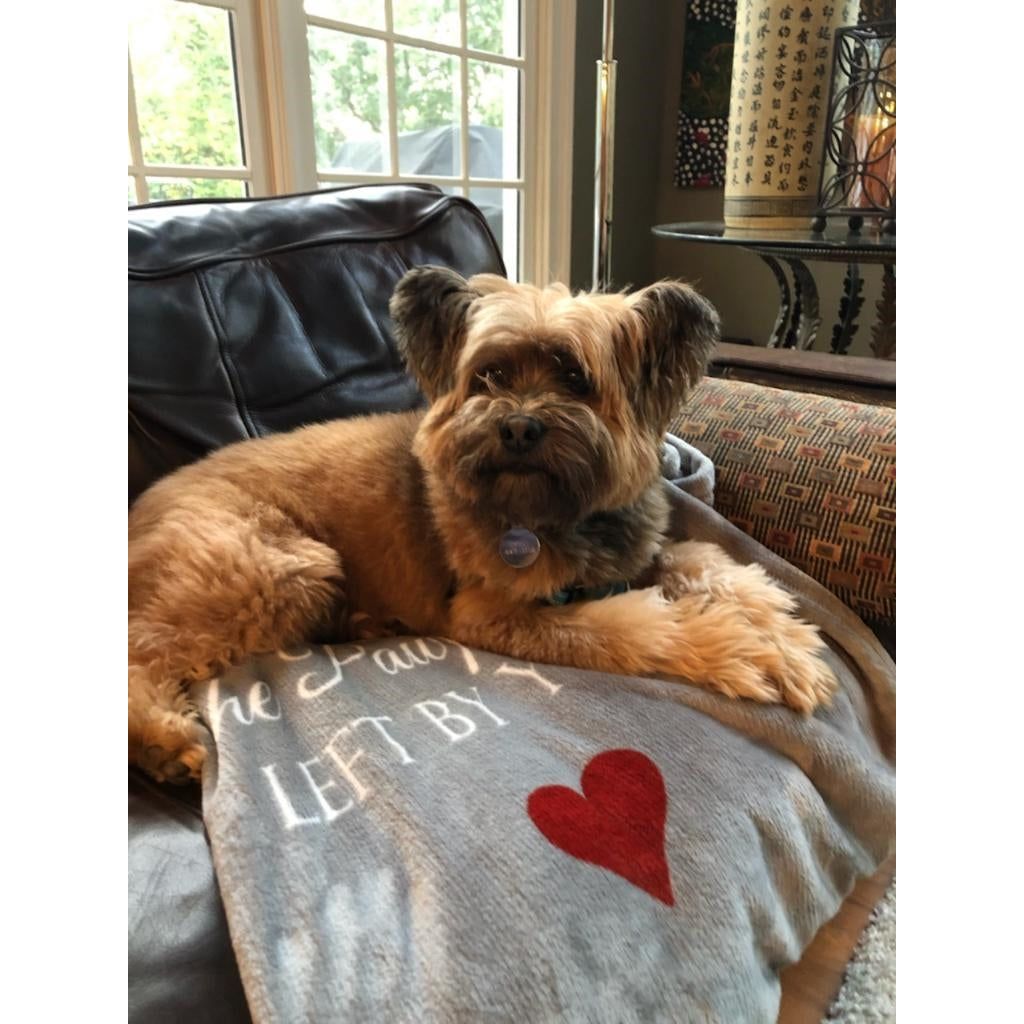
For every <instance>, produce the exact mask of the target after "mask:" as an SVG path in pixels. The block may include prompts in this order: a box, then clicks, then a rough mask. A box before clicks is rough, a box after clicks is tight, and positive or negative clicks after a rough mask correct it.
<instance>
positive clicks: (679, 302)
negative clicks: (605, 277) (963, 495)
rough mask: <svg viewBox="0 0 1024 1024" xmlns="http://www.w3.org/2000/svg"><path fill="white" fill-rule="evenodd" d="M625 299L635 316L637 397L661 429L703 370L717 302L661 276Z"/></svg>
mask: <svg viewBox="0 0 1024 1024" xmlns="http://www.w3.org/2000/svg"><path fill="white" fill-rule="evenodd" d="M626 302H627V304H628V305H629V307H630V310H631V312H632V313H633V314H634V316H635V317H636V321H637V322H635V323H634V325H633V327H634V330H635V331H636V333H637V339H636V340H637V345H638V351H637V356H638V357H639V359H638V361H639V366H638V367H637V370H638V374H637V389H636V393H635V395H634V399H635V402H636V404H637V406H638V407H639V410H640V413H641V415H642V416H643V417H644V419H645V421H646V422H647V423H650V424H651V425H652V426H654V428H655V429H656V430H657V431H658V432H659V434H661V433H664V432H665V430H666V429H668V425H669V423H670V421H671V419H672V416H673V415H674V414H675V413H676V412H677V410H678V409H679V407H680V405H682V403H683V402H684V401H685V399H686V396H687V395H688V394H689V392H690V391H691V390H692V389H693V388H694V387H695V386H696V385H697V383H698V382H699V381H700V379H701V377H702V376H703V374H704V369H705V367H706V366H707V363H708V360H709V359H710V358H711V353H712V351H713V350H714V347H715V345H716V344H717V343H718V339H719V334H720V328H721V324H720V321H719V318H718V313H717V311H716V310H715V307H714V306H712V305H711V303H710V302H708V300H707V299H705V298H703V297H702V296H700V295H698V294H697V293H696V292H695V291H694V290H693V289H692V288H691V287H690V286H689V285H687V284H682V283H681V282H678V281H659V282H658V283H657V284H652V285H650V286H649V287H647V288H644V289H642V290H641V291H638V292H635V293H634V294H633V295H630V296H629V297H628V298H627V299H626Z"/></svg>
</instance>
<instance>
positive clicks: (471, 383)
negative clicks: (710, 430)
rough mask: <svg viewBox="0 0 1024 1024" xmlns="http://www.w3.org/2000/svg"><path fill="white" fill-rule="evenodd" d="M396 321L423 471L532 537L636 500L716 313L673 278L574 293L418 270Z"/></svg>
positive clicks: (697, 366) (710, 342)
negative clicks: (410, 381) (421, 403)
mask: <svg viewBox="0 0 1024 1024" xmlns="http://www.w3.org/2000/svg"><path fill="white" fill-rule="evenodd" d="M391 315H392V319H393V321H394V324H395V333H396V336H397V338H398V341H399V344H400V346H401V348H402V349H403V352H404V354H405V356H406V360H407V363H408V365H409V368H410V370H411V371H412V373H413V374H414V375H415V376H416V378H417V380H418V382H419V384H420V386H421V388H422V389H423V391H424V393H425V394H426V396H427V398H428V399H429V401H430V403H431V408H430V410H429V412H428V413H427V415H426V417H425V419H424V421H423V423H422V425H421V427H420V430H419V433H418V435H417V439H416V454H417V455H418V457H419V459H420V461H421V462H422V464H423V465H424V468H425V469H426V470H427V472H428V473H430V474H431V475H432V476H433V477H434V478H435V480H438V481H440V482H441V483H442V485H443V486H444V488H445V489H446V491H447V492H448V493H449V494H450V495H452V496H454V497H456V498H458V499H460V500H461V501H462V502H463V503H465V504H469V505H472V506H473V507H475V508H476V509H477V510H478V511H479V513H480V514H481V515H482V516H486V517H487V518H488V519H490V520H491V521H493V522H496V523H501V524H504V525H508V526H511V525H522V526H528V527H531V528H536V527H539V526H545V525H571V524H573V523H576V522H579V521H581V520H582V519H585V518H586V517H587V516H589V515H592V514H593V513H595V512H599V511H607V510H611V509H617V508H622V507H623V506H626V505H629V504H631V503H632V502H634V501H636V500H637V498H638V497H639V496H640V495H641V494H642V493H643V491H644V490H645V489H646V488H647V487H648V486H650V484H651V482H652V481H653V480H654V479H655V478H656V477H657V474H658V471H659V464H660V445H661V439H662V436H663V435H664V432H665V430H666V428H667V427H668V424H669V421H670V419H671V417H672V414H673V413H674V412H675V410H676V408H677V407H678V405H679V404H680V403H681V402H682V401H683V399H684V398H685V395H686V392H687V391H688V390H689V389H690V388H691V387H692V386H693V385H694V384H695V383H696V382H697V381H698V380H699V379H700V375H701V374H702V373H703V370H704V366H705V364H706V362H707V359H708V357H709V356H710V354H711V350H712V348H713V346H714V344H715V342H716V340H717V338H718V317H717V314H716V313H715V311H714V309H713V308H712V307H711V305H710V304H709V303H708V302H706V301H705V300H704V299H702V298H701V297H700V296H698V295H697V294H696V292H694V291H693V290H692V289H691V288H689V287H688V286H686V285H682V284H677V283H674V282H663V283H660V284H655V285H652V286H650V287H649V288H645V289H644V290H642V291H640V292H637V293H635V294H633V295H629V296H625V295H621V294H580V295H575V296H574V295H571V294H570V293H569V291H568V289H566V288H565V287H564V286H561V285H554V286H550V287H548V288H545V289H539V288H535V287H533V286H531V285H514V284H511V283H509V282H508V281H506V280H505V279H504V278H501V277H497V276H495V275H490V274H483V275H478V276H476V277H473V278H470V279H469V280H468V281H467V280H465V279H463V278H462V277H460V276H459V275H458V274H456V273H454V272H453V271H451V270H446V269H442V268H438V267H422V268H419V269H417V270H412V271H410V272H409V273H408V274H406V275H405V277H404V278H403V279H402V280H401V281H400V282H399V284H398V287H397V288H396V290H395V294H394V296H393V298H392V300H391Z"/></svg>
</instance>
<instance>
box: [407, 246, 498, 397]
mask: <svg viewBox="0 0 1024 1024" xmlns="http://www.w3.org/2000/svg"><path fill="white" fill-rule="evenodd" d="M478 297H479V292H477V291H475V290H474V289H472V288H471V287H470V286H469V284H468V283H467V281H466V279H465V278H464V277H460V276H459V275H458V274H457V273H455V271H454V270H449V269H448V268H447V267H430V266H427V267H417V268H416V269H415V270H410V271H409V272H408V273H407V274H406V275H405V276H404V277H403V278H402V279H401V280H400V281H399V282H398V285H397V287H396V288H395V292H394V294H393V295H392V296H391V302H390V304H389V307H388V308H389V310H390V312H391V319H392V321H393V322H394V327H395V338H396V340H397V341H398V347H399V349H400V350H401V352H402V355H403V356H404V357H405V362H406V365H407V366H408V367H409V371H410V372H411V373H412V375H413V376H414V377H415V378H416V381H417V383H418V384H419V386H420V388H421V389H422V391H423V393H424V394H425V395H426V396H427V399H428V400H429V401H431V402H433V401H434V400H435V399H436V398H437V397H438V396H439V395H443V394H444V393H445V392H446V391H449V390H450V389H451V387H452V384H453V371H454V369H455V362H456V359H457V358H458V354H459V349H460V348H461V347H462V342H463V338H464V337H465V326H466V314H467V313H468V311H469V307H470V305H472V303H473V300H474V299H476V298H478Z"/></svg>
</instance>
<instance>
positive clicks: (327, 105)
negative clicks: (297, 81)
mask: <svg viewBox="0 0 1024 1024" xmlns="http://www.w3.org/2000/svg"><path fill="white" fill-rule="evenodd" d="M384 61H385V51H384V43H382V42H381V41H380V40H377V39H364V38H362V37H360V36H353V35H348V34H347V33H345V32H335V31H333V30H331V29H326V28H317V27H316V26H315V25H310V26H309V75H310V80H311V83H312V88H313V130H314V134H315V136H316V165H317V167H318V168H319V169H320V170H323V171H386V172H389V171H390V170H391V157H390V154H389V150H388V104H387V72H386V70H385V62H384Z"/></svg>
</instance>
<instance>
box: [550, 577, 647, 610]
mask: <svg viewBox="0 0 1024 1024" xmlns="http://www.w3.org/2000/svg"><path fill="white" fill-rule="evenodd" d="M627 590H629V584H628V583H627V582H626V581H625V580H615V581H614V582H613V583H603V584H601V586H599V587H566V588H565V589H564V590H556V591H555V592H554V593H553V594H552V595H551V596H550V597H545V598H542V600H543V602H544V604H553V605H563V604H575V603H576V602H577V601H600V600H601V598H603V597H615V596H616V595H617V594H625V593H626V591H627Z"/></svg>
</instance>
